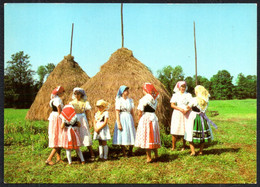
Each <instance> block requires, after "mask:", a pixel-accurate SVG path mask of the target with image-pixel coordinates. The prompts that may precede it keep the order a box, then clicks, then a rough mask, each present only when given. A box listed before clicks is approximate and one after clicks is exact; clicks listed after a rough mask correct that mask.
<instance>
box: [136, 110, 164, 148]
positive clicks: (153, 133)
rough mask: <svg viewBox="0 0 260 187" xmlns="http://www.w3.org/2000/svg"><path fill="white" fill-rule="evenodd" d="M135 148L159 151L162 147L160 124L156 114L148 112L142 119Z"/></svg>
mask: <svg viewBox="0 0 260 187" xmlns="http://www.w3.org/2000/svg"><path fill="white" fill-rule="evenodd" d="M135 146H136V147H140V148H143V149H157V148H160V147H161V139H160V130H159V123H158V119H157V117H156V115H155V114H154V113H149V112H146V113H145V114H144V115H143V116H142V117H141V119H140V121H139V124H138V127H137V132H136V141H135Z"/></svg>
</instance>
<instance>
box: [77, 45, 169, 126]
mask: <svg viewBox="0 0 260 187" xmlns="http://www.w3.org/2000/svg"><path fill="white" fill-rule="evenodd" d="M145 82H151V83H152V84H154V86H155V88H156V89H157V90H158V91H159V93H160V97H159V99H158V101H159V102H158V107H157V111H156V115H157V117H158V119H159V123H160V124H164V125H166V126H168V125H169V122H170V117H171V114H170V113H171V111H172V110H171V108H170V95H169V93H168V92H167V91H166V89H165V88H164V86H163V84H162V83H161V82H160V81H159V80H158V79H156V78H155V77H154V76H153V74H152V73H151V72H150V71H149V70H148V68H147V67H146V66H145V65H144V64H142V63H141V62H140V61H138V60H137V59H136V58H135V57H134V56H133V53H132V51H130V50H128V49H126V48H121V49H118V50H117V51H116V52H115V53H113V54H112V55H111V57H110V59H109V60H108V62H106V63H105V64H104V65H102V66H101V69H100V72H98V73H97V74H96V75H95V76H94V77H92V78H91V79H90V80H89V81H88V82H86V83H85V84H84V85H82V86H81V87H82V88H83V89H84V90H85V91H86V93H87V96H88V101H89V102H90V104H91V106H92V111H91V112H90V116H91V117H92V119H93V116H94V113H95V112H96V111H97V109H96V107H95V104H96V101H97V100H99V99H104V100H106V101H108V102H109V103H110V104H111V106H110V109H109V121H108V123H109V126H110V130H112V129H113V127H114V124H115V120H116V119H115V118H116V117H115V97H116V94H117V91H118V89H119V87H120V86H121V85H126V86H128V87H129V88H130V90H129V91H130V94H129V97H130V98H132V99H133V100H134V104H135V110H134V112H135V119H136V120H135V122H136V123H137V122H138V118H137V109H136V108H137V106H138V103H139V99H141V97H142V96H143V92H142V86H143V84H144V83H145Z"/></svg>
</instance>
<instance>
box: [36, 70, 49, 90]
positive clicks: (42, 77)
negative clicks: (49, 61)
mask: <svg viewBox="0 0 260 187" xmlns="http://www.w3.org/2000/svg"><path fill="white" fill-rule="evenodd" d="M37 74H38V76H39V79H40V80H39V81H40V87H41V86H42V84H43V81H44V77H45V75H46V74H47V69H46V68H45V66H39V67H38V69H37Z"/></svg>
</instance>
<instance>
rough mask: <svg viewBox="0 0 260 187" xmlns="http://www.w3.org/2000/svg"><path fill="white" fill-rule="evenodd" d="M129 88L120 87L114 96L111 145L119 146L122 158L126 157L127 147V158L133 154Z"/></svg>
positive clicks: (132, 123) (133, 130) (132, 127)
mask: <svg viewBox="0 0 260 187" xmlns="http://www.w3.org/2000/svg"><path fill="white" fill-rule="evenodd" d="M128 95H129V87H127V86H125V85H122V86H120V88H119V90H118V92H117V96H116V103H115V109H116V123H115V129H114V136H113V144H114V145H121V148H122V152H123V156H125V157H126V156H127V154H126V147H125V146H129V153H128V155H129V156H132V154H133V152H132V151H133V146H134V143H135V126H134V110H133V109H134V102H133V99H131V98H129V97H128Z"/></svg>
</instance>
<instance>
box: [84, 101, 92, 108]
mask: <svg viewBox="0 0 260 187" xmlns="http://www.w3.org/2000/svg"><path fill="white" fill-rule="evenodd" d="M85 110H91V106H90V104H89V102H88V101H86V104H85Z"/></svg>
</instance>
